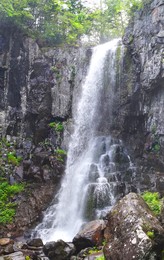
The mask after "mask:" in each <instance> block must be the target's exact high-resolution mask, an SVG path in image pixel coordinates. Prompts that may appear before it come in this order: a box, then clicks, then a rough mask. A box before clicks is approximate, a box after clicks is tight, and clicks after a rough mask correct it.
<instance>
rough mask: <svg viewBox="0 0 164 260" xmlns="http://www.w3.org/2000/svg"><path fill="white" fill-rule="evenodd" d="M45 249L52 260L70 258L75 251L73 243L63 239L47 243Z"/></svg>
mask: <svg viewBox="0 0 164 260" xmlns="http://www.w3.org/2000/svg"><path fill="white" fill-rule="evenodd" d="M43 250H44V253H45V255H46V256H48V257H49V259H50V260H69V259H70V257H71V255H73V254H74V253H75V247H74V245H73V243H66V242H64V241H62V240H58V241H57V242H48V243H46V244H45V246H44V248H43Z"/></svg>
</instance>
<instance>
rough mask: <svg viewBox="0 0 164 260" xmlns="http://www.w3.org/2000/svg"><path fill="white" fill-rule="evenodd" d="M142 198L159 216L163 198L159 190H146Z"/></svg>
mask: <svg viewBox="0 0 164 260" xmlns="http://www.w3.org/2000/svg"><path fill="white" fill-rule="evenodd" d="M142 198H143V199H144V201H145V202H146V203H147V204H148V206H149V208H150V209H151V210H152V211H153V212H154V214H155V215H156V216H158V215H159V214H160V212H161V205H162V203H161V199H160V197H159V193H158V192H150V191H145V192H144V193H143V194H142Z"/></svg>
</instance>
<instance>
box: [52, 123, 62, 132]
mask: <svg viewBox="0 0 164 260" xmlns="http://www.w3.org/2000/svg"><path fill="white" fill-rule="evenodd" d="M49 127H51V128H53V129H54V130H55V131H56V132H63V130H64V126H63V124H62V123H61V122H58V123H56V122H51V123H49Z"/></svg>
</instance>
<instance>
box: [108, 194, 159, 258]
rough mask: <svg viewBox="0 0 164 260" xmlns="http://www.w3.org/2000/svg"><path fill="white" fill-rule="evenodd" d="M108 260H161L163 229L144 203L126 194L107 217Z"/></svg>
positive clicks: (134, 195) (134, 196)
mask: <svg viewBox="0 0 164 260" xmlns="http://www.w3.org/2000/svg"><path fill="white" fill-rule="evenodd" d="M107 221H108V223H107V228H106V229H105V233H104V236H105V239H106V242H107V244H106V245H105V247H104V255H105V257H106V259H107V260H116V259H117V260H124V259H126V260H132V259H135V260H141V259H142V260H144V259H145V260H147V259H151V260H155V259H162V258H161V257H162V249H163V244H164V229H163V228H162V226H161V224H160V222H159V221H158V219H157V218H156V217H155V216H154V215H153V213H152V212H151V211H150V209H149V208H148V206H147V204H146V203H145V202H144V200H143V199H142V198H141V197H140V196H139V195H137V194H135V193H129V194H128V195H127V196H125V197H124V198H123V199H122V200H120V201H119V202H118V203H117V204H116V206H114V207H113V209H112V211H111V212H109V213H108V215H107Z"/></svg>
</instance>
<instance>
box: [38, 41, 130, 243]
mask: <svg viewBox="0 0 164 260" xmlns="http://www.w3.org/2000/svg"><path fill="white" fill-rule="evenodd" d="M118 43H119V40H112V41H111V42H108V43H105V44H102V45H99V46H97V47H95V48H93V54H92V59H91V62H90V67H89V71H88V74H87V77H86V79H85V82H84V84H83V86H82V93H81V98H80V100H79V103H78V105H77V110H76V113H75V117H74V121H75V126H74V129H75V130H74V133H73V134H72V136H71V140H70V143H69V149H68V156H67V165H66V173H65V177H64V179H63V182H62V185H61V188H60V191H59V193H58V194H57V196H56V198H55V200H56V201H57V202H56V203H54V205H52V206H51V207H50V208H49V209H48V210H47V211H46V213H45V216H44V219H43V222H42V223H41V224H39V225H38V226H37V227H36V229H35V231H36V233H37V236H40V237H41V238H42V239H43V241H44V242H47V241H54V240H58V239H63V240H65V241H71V240H72V238H73V237H74V236H75V235H76V233H77V232H78V231H79V229H80V227H81V225H82V224H83V223H84V222H85V221H88V220H91V219H95V218H98V217H101V216H102V215H103V214H104V212H106V211H107V210H109V209H110V207H111V206H112V205H113V204H114V203H115V201H116V199H117V194H118V193H119V192H118V189H120V190H121V189H124V187H122V186H121V185H122V181H124V183H125V182H126V180H123V179H122V178H123V177H122V176H121V171H122V172H123V171H124V170H125V169H124V168H126V169H128V171H129V172H130V171H131V169H132V164H131V162H130V159H129V156H128V155H127V153H126V151H125V150H124V148H123V146H122V143H121V141H119V140H114V139H112V138H111V137H110V136H109V131H108V135H106V133H105V130H103V126H104V125H103V124H106V126H105V129H106V128H107V125H109V123H110V120H111V118H110V117H111V116H112V112H111V110H112V101H113V95H114V94H113V92H114V87H115V84H116V69H115V67H116V50H117V46H118ZM107 64H108V68H107V66H106V65H107ZM106 77H108V102H106V101H105V100H104V98H105V97H104V95H105V94H104V93H105V88H106V83H105V80H104V78H106ZM105 103H107V107H106V109H105V110H104V105H105ZM103 104H104V105H103ZM103 122H104V123H103ZM108 127H109V126H108ZM122 162H123V163H122ZM128 176H129V175H128ZM130 176H131V177H130V178H132V174H131V173H130Z"/></svg>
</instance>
